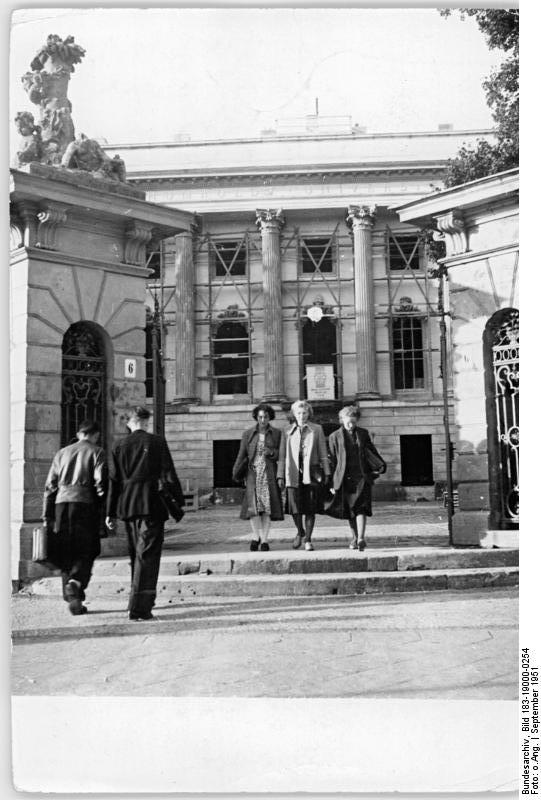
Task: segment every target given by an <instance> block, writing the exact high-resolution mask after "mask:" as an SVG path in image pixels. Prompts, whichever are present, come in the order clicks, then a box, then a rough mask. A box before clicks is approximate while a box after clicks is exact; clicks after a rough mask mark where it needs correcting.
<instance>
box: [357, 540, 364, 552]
mask: <svg viewBox="0 0 541 800" xmlns="http://www.w3.org/2000/svg"><path fill="white" fill-rule="evenodd" d="M357 546H358V548H359V550H361V551H362V550H364V548H365V547H366V542H365V540H364V539H360V540H359V544H358V545H357Z"/></svg>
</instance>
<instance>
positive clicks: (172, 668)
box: [12, 588, 518, 700]
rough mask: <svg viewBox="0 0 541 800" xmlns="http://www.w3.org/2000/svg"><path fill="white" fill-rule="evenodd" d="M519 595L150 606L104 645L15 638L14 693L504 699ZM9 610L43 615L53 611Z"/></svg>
mask: <svg viewBox="0 0 541 800" xmlns="http://www.w3.org/2000/svg"><path fill="white" fill-rule="evenodd" d="M517 595H518V592H517V590H516V588H510V589H488V590H487V589H485V590H481V591H478V590H470V591H463V592H449V591H448V592H430V593H428V594H423V593H419V594H417V593H414V594H411V595H410V594H408V595H405V594H403V595H393V596H383V597H377V598H365V597H345V598H289V599H282V600H280V599H278V600H261V599H258V600H250V599H247V600H244V601H230V600H228V601H226V602H222V601H219V600H215V601H213V602H209V601H206V602H201V601H199V602H193V603H191V604H190V603H187V604H186V603H184V604H182V606H180V605H179V606H178V607H176V608H175V607H172V606H170V605H169V606H168V607H167V608H164V609H161V608H159V607H158V608H157V609H156V613H157V615H158V617H159V619H158V620H157V621H155V622H147V623H143V622H139V623H130V622H127V621H126V622H125V623H124V625H123V627H122V628H119V627H118V626H117V627H116V628H115V631H116V632H115V633H112V635H107V636H103V635H102V636H96V635H93V633H92V628H85V627H82V628H81V629H80V630H77V629H76V628H73V627H72V628H71V631H69V632H65V635H63V636H62V637H59V638H46V639H42V638H35V639H24V638H21V639H15V640H14V647H13V654H12V692H13V693H14V694H16V695H20V694H34V695H50V694H52V695H62V694H70V695H71V694H72V695H80V696H84V695H103V696H107V695H109V696H123V695H124V696H125V695H128V696H137V695H139V696H149V695H158V696H216V697H219V696H243V697H366V698H373V699H377V698H410V699H413V698H440V699H449V698H461V699H502V700H510V699H515V698H516V697H517V679H516V676H517V674H518V667H517V652H518V640H517V619H518V596H517ZM16 602H19V603H21V602H22V603H24V602H26V603H27V604H30V603H32V604H33V607H34V609H35V610H37V611H39V609H40V607H41V608H42V609H43V612H44V613H46V612H47V607H49V609H50V606H51V604H55V603H56V604H60V603H61V601H55V600H51V599H46V598H40V597H34V598H26V599H23V598H20V599H19V600H18V601H16ZM64 613H65V609H64ZM101 613H107V612H106V609H103V610H102V612H101ZM88 616H90V615H88ZM121 631H122V633H120V632H121Z"/></svg>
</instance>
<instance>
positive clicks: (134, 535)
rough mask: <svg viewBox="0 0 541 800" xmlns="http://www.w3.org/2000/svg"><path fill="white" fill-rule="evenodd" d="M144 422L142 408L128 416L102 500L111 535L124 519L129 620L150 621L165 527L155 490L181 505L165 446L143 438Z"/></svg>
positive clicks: (147, 414) (145, 413)
mask: <svg viewBox="0 0 541 800" xmlns="http://www.w3.org/2000/svg"><path fill="white" fill-rule="evenodd" d="M149 417H150V412H149V411H148V410H147V409H146V408H144V407H143V406H137V407H136V408H134V409H133V411H132V412H131V414H130V417H129V419H128V428H129V429H130V431H131V433H130V434H129V435H128V436H126V437H125V438H124V439H122V441H120V442H119V443H118V444H117V445H115V447H114V448H113V453H112V458H111V471H110V476H109V492H108V495H107V517H106V519H105V524H106V525H107V527H108V528H109V529H110V530H114V528H115V524H116V519H117V517H118V518H120V519H122V520H124V524H125V526H126V532H127V534H128V547H129V554H130V564H131V579H132V585H131V592H130V600H129V606H128V611H129V618H130V619H131V620H139V619H143V620H150V619H154V616H153V615H152V608H153V606H154V602H155V600H156V584H157V582H158V573H159V570H160V559H161V554H162V545H163V535H164V522H165V520H166V519H167V518H168V516H169V514H168V512H167V510H166V508H165V505H164V503H163V501H162V499H161V497H160V493H159V488H160V487H161V486H163V485H166V486H167V487H168V489H169V491H170V492H171V494H172V495H173V496H174V498H175V500H176V501H177V503H178V505H179V506H183V505H184V496H183V493H182V488H181V486H180V482H179V480H178V477H177V474H176V471H175V467H174V465H173V459H172V458H171V453H170V452H169V447H168V446H167V442H166V441H165V439H164V438H163V437H161V436H157V435H155V434H152V433H148V430H147V428H148V421H149Z"/></svg>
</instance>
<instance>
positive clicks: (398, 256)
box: [389, 231, 421, 270]
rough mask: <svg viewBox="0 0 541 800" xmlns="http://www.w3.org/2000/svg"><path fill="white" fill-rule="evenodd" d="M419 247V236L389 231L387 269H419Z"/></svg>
mask: <svg viewBox="0 0 541 800" xmlns="http://www.w3.org/2000/svg"><path fill="white" fill-rule="evenodd" d="M420 247H421V242H420V237H419V234H417V233H393V232H392V231H389V269H391V270H401V269H407V268H408V267H409V269H419V266H420V263H419V261H420V259H419V255H420Z"/></svg>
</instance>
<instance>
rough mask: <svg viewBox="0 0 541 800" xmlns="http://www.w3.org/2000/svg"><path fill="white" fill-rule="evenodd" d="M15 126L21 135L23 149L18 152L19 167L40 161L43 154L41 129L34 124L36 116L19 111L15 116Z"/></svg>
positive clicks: (28, 112)
mask: <svg viewBox="0 0 541 800" xmlns="http://www.w3.org/2000/svg"><path fill="white" fill-rule="evenodd" d="M15 125H16V126H17V131H18V132H19V134H20V135H21V145H22V147H21V149H20V150H19V151H18V152H17V160H18V166H22V165H23V164H29V163H30V162H31V161H40V160H41V156H42V153H43V142H42V140H41V128H40V126H39V125H36V124H35V123H34V115H33V114H31V113H30V111H19V113H18V114H16V116H15Z"/></svg>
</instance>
